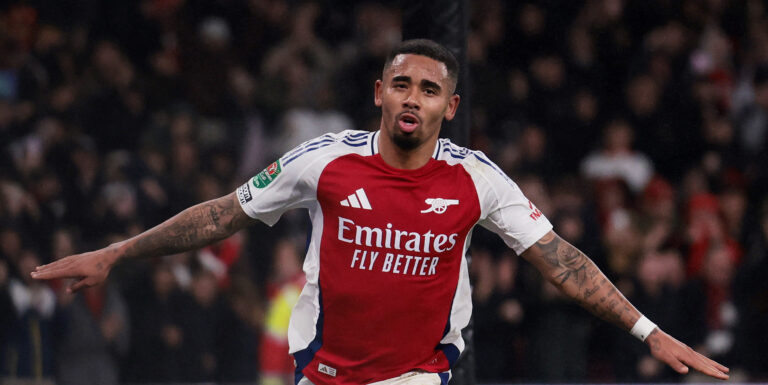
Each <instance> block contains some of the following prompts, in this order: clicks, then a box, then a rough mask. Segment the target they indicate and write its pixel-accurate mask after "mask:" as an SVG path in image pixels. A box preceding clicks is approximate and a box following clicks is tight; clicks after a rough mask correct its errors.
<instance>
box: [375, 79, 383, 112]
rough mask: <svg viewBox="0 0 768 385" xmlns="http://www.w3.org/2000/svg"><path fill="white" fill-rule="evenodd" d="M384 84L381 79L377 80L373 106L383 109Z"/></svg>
mask: <svg viewBox="0 0 768 385" xmlns="http://www.w3.org/2000/svg"><path fill="white" fill-rule="evenodd" d="M383 87H384V83H382V81H381V79H378V80H376V83H374V85H373V104H375V105H376V107H381V103H382V100H381V93H382V92H383Z"/></svg>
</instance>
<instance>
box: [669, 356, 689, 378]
mask: <svg viewBox="0 0 768 385" xmlns="http://www.w3.org/2000/svg"><path fill="white" fill-rule="evenodd" d="M670 361H671V362H670ZM667 365H669V366H670V367H672V369H674V370H675V371H676V372H678V373H680V374H688V367H687V366H685V364H683V363H682V362H681V361H680V360H678V359H677V358H675V357H672V359H671V360H669V361H667Z"/></svg>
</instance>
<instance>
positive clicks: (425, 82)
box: [392, 75, 443, 91]
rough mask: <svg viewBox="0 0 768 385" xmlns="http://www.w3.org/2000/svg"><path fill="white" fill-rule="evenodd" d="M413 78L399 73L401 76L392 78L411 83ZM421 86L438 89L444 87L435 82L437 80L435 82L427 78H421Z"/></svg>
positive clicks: (395, 80) (396, 80)
mask: <svg viewBox="0 0 768 385" xmlns="http://www.w3.org/2000/svg"><path fill="white" fill-rule="evenodd" d="M411 80H412V79H411V77H410V76H405V75H399V76H395V77H393V78H392V82H406V83H409V84H410V83H411ZM421 87H423V88H434V89H436V90H438V91H440V90H442V89H443V88H442V87H440V85H439V84H437V83H435V82H433V81H431V80H427V79H422V80H421Z"/></svg>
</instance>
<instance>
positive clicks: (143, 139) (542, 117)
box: [0, 0, 768, 385]
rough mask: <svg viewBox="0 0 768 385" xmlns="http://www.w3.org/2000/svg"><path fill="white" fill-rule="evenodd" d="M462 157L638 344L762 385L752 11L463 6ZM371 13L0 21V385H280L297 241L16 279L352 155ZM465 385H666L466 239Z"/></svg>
mask: <svg viewBox="0 0 768 385" xmlns="http://www.w3.org/2000/svg"><path fill="white" fill-rule="evenodd" d="M470 4H471V9H472V11H471V22H470V35H469V37H468V50H467V57H468V61H469V63H470V65H469V68H465V69H463V70H468V71H469V76H470V83H469V84H470V87H469V89H468V90H467V91H465V92H466V93H468V94H470V95H471V99H472V105H471V122H472V127H471V131H470V132H471V138H470V147H472V148H474V149H478V150H482V151H484V152H485V153H486V154H488V155H489V156H490V157H491V158H492V159H494V160H495V161H496V162H497V163H498V164H499V166H500V167H501V168H503V169H504V170H505V171H506V172H507V173H508V174H509V175H510V176H512V177H513V178H514V179H515V181H516V182H517V183H518V184H519V185H520V187H521V188H522V190H523V191H524V193H525V194H526V195H527V196H528V197H529V198H531V200H532V201H534V202H535V204H536V205H537V206H538V207H539V208H540V209H541V211H542V212H543V213H544V214H545V215H547V216H548V217H549V218H550V220H551V221H552V222H553V224H554V225H555V229H556V230H557V231H558V233H559V234H561V236H563V237H564V238H565V239H566V240H568V241H569V242H571V243H573V244H574V245H576V246H577V247H579V248H580V249H582V250H583V251H585V252H586V253H587V254H588V255H590V256H591V257H592V258H593V259H594V260H595V261H596V262H597V264H598V265H599V266H600V267H601V268H602V269H603V270H604V271H605V272H606V274H607V275H608V276H609V277H610V278H612V279H613V280H614V281H615V283H616V284H617V286H618V287H619V288H620V289H621V291H622V292H623V293H624V294H625V295H626V296H627V297H628V298H629V299H630V300H631V301H632V302H633V303H634V304H635V305H636V306H637V307H638V308H639V309H640V310H641V311H642V312H644V313H645V314H646V315H647V316H648V317H649V318H650V319H652V320H653V321H655V322H656V323H657V324H658V325H659V326H661V327H662V328H663V329H664V330H666V331H668V332H669V333H670V334H672V335H674V336H676V337H678V338H679V339H681V340H682V341H683V342H685V343H687V344H689V345H690V346H692V347H694V348H695V349H696V350H698V351H700V352H702V353H704V354H706V355H708V356H710V357H713V358H715V359H717V360H719V361H720V362H722V363H724V364H726V365H729V366H730V367H731V369H732V373H733V380H736V381H766V380H768V364H767V362H768V361H767V360H768V359H767V358H766V357H768V258H767V254H768V199H766V198H768V195H766V190H767V189H768V167H766V164H768V152H767V151H766V145H767V141H768V2H766V1H761V0H741V1H736V0H732V1H729V0H679V1H678V0H581V1H577V0H559V1H558V0H542V1H535V2H530V1H501V0H474V1H471V2H470ZM401 25H402V22H401V14H400V10H399V9H398V8H397V6H395V5H392V3H391V2H386V1H299V0H134V1H100V0H80V1H75V2H65V1H57V0H28V1H21V0H15V1H14V0H12V1H8V0H2V1H0V382H3V381H5V383H23V382H24V381H25V380H26V381H29V382H31V383H36V384H49V383H57V384H86V383H92V384H115V383H148V382H153V383H158V382H174V383H180V382H218V383H260V384H265V385H272V384H274V385H279V384H290V383H292V378H293V376H292V372H293V362H292V360H291V359H290V358H289V357H288V356H287V341H286V337H285V335H286V330H287V324H288V316H289V314H290V309H291V306H292V304H293V302H294V301H295V300H296V298H297V296H298V293H299V292H300V290H301V287H302V285H303V279H304V278H303V276H302V273H301V262H302V259H303V250H304V247H305V243H306V234H307V225H308V220H307V218H306V214H305V213H303V212H290V213H288V214H287V215H285V216H284V217H283V220H282V221H281V222H280V223H279V224H278V225H277V226H275V227H274V228H268V227H267V226H264V225H258V226H254V227H253V228H250V229H248V230H247V231H243V232H241V233H238V234H237V235H235V236H233V237H232V238H229V239H227V240H225V241H222V242H220V243H218V244H215V245H212V246H210V247H206V248H204V249H202V250H199V251H195V252H190V253H185V254H180V255H171V256H167V257H164V258H161V259H157V260H141V261H133V262H131V263H127V264H123V265H120V266H118V267H117V268H116V269H115V270H113V274H112V275H111V276H110V280H109V283H108V284H106V285H105V286H102V287H96V288H92V289H89V290H86V291H84V292H82V293H80V294H77V295H74V296H72V295H67V294H66V293H65V292H64V291H63V288H64V286H65V284H66V282H50V283H47V282H46V283H40V282H33V281H31V280H30V279H29V278H28V277H29V274H28V273H29V272H30V271H31V270H32V269H34V266H36V265H38V264H41V263H46V262H50V261H52V260H55V259H57V258H62V257H64V256H67V255H70V254H73V253H80V252H84V251H88V250H91V249H94V248H100V247H104V246H106V245H108V244H110V243H112V242H115V241H118V240H122V239H125V238H126V237H130V236H132V235H135V234H138V233H139V232H141V231H143V230H145V229H147V228H149V227H151V226H154V225H155V224H158V223H160V222H161V221H163V220H164V219H166V218H167V217H169V216H171V215H173V214H175V213H177V212H179V211H181V210H182V209H184V208H186V207H188V206H190V205H192V204H195V203H197V202H200V201H204V200H208V199H211V198H215V197H219V196H221V195H224V194H227V193H230V192H232V191H233V190H234V189H235V188H236V187H237V186H238V185H240V184H242V183H243V182H245V181H246V180H247V179H248V178H249V177H251V176H253V175H255V174H256V173H258V172H259V171H260V170H261V169H262V168H263V167H265V166H266V165H267V164H269V163H271V162H272V161H273V160H274V159H276V158H277V157H279V156H280V155H281V154H282V153H284V152H286V151H287V150H289V149H290V148H292V147H293V146H295V145H297V144H299V143H301V142H302V141H304V140H307V139H310V138H313V137H315V136H319V135H321V134H323V133H326V132H329V131H331V132H338V131H341V130H344V129H366V130H375V129H377V128H378V124H379V120H378V119H379V111H378V109H377V108H375V107H374V105H373V82H374V80H375V79H376V78H378V77H379V76H380V72H381V67H382V64H383V61H384V57H385V55H386V53H387V52H388V50H389V49H390V48H391V47H392V46H393V45H394V44H396V43H397V42H399V40H400V36H401ZM471 251H472V255H473V263H472V266H471V275H472V278H473V284H474V293H473V296H474V305H475V308H474V325H475V334H474V336H475V338H474V340H475V341H474V343H475V358H476V367H477V377H478V382H479V383H515V382H678V381H703V380H704V379H702V378H699V377H696V376H695V375H689V376H686V377H681V376H678V375H676V374H674V373H673V372H672V371H671V370H670V369H668V368H666V367H664V366H662V365H661V364H660V363H658V362H656V361H654V360H653V359H651V358H650V357H649V355H648V350H647V348H646V347H645V346H644V345H643V344H641V343H639V342H637V341H636V340H634V338H633V337H631V336H630V335H628V333H626V332H623V331H621V330H619V329H618V328H616V327H614V326H612V325H610V324H607V323H605V322H603V321H599V320H597V319H596V318H594V317H593V316H591V315H589V314H588V313H587V312H585V311H584V310H582V309H581V308H580V307H578V306H577V305H575V304H573V303H570V302H568V301H566V300H565V299H564V298H562V296H561V295H560V294H558V292H557V291H556V290H555V289H554V287H553V286H551V285H549V284H547V283H546V282H544V281H543V280H542V279H541V278H540V276H539V275H538V273H537V272H536V271H534V269H533V268H532V267H531V266H530V265H528V264H527V263H525V262H522V261H521V260H520V259H519V258H518V257H517V256H515V255H514V253H513V252H512V251H510V250H508V249H507V248H506V247H505V246H504V245H503V243H502V242H501V241H500V240H498V239H497V238H496V236H494V235H492V234H490V233H488V232H485V231H484V230H482V229H477V230H476V233H475V237H474V238H473V245H472V250H471Z"/></svg>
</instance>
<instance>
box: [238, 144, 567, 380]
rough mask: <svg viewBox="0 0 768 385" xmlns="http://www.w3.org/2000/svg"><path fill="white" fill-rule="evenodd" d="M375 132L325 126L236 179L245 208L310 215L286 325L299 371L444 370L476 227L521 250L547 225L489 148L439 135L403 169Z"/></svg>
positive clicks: (324, 374)
mask: <svg viewBox="0 0 768 385" xmlns="http://www.w3.org/2000/svg"><path fill="white" fill-rule="evenodd" d="M377 139H378V132H376V133H369V132H362V131H345V132H342V133H340V134H328V135H325V136H322V137H320V138H317V139H315V140H312V141H309V142H306V143H304V144H302V145H300V146H299V147H297V148H296V149H294V150H292V151H291V152H288V153H287V154H285V155H284V156H283V157H282V158H280V159H279V160H278V161H276V162H274V163H273V164H271V165H270V166H269V167H267V169H265V170H264V171H262V172H261V173H259V174H258V175H256V176H255V177H254V178H253V179H252V180H251V181H249V182H247V183H246V184H244V185H243V186H241V187H240V188H238V190H237V196H238V198H239V200H240V203H241V205H242V207H243V209H244V211H245V212H246V213H247V214H248V215H250V216H251V217H254V218H258V219H261V220H262V221H264V222H266V223H268V224H270V225H271V224H274V223H275V222H276V221H277V220H278V219H279V217H280V215H281V214H282V213H283V212H284V211H285V210H287V209H290V208H295V207H305V208H307V209H308V210H309V214H310V217H311V219H312V236H311V239H310V243H309V248H308V250H307V257H306V260H305V262H304V270H305V272H306V274H307V284H306V285H305V286H304V289H303V291H302V294H301V296H300V298H299V302H298V304H297V305H296V307H295V308H294V310H293V313H292V316H291V325H290V328H289V332H288V337H289V343H290V352H291V353H292V354H293V355H294V357H295V359H296V364H297V370H296V382H297V383H298V381H299V380H300V379H301V378H302V377H303V376H306V377H307V378H308V379H309V380H311V381H312V382H313V383H315V384H318V385H319V384H365V383H371V382H376V381H381V380H385V379H388V378H393V377H397V376H399V375H401V374H403V373H406V372H408V371H411V370H414V369H421V370H426V371H428V372H434V373H441V377H442V378H443V381H444V382H447V381H448V378H449V375H450V374H449V373H450V372H449V370H450V367H451V365H452V364H453V363H454V362H455V361H456V359H458V357H459V355H460V353H461V351H462V350H463V348H464V342H463V340H462V338H461V329H462V328H464V327H465V326H466V325H467V323H468V322H469V318H470V316H471V313H472V305H471V291H470V287H469V277H468V273H467V261H466V258H465V253H466V250H467V248H468V247H469V240H470V238H471V231H472V228H473V227H474V226H475V224H480V225H482V226H484V227H486V228H488V229H490V230H492V231H494V232H496V233H497V234H499V235H500V236H501V237H502V238H503V239H504V240H505V242H506V243H507V244H508V245H509V246H510V247H511V248H513V249H514V250H515V251H516V252H517V253H518V254H519V253H521V252H522V251H524V250H525V249H527V248H528V247H529V246H530V245H532V244H533V243H535V242H536V241H538V240H539V239H540V238H541V237H542V236H543V235H544V234H546V233H547V232H548V231H549V230H551V228H552V226H551V225H550V223H549V221H548V220H547V219H546V218H545V217H544V216H543V215H541V212H540V211H539V210H538V209H536V207H535V206H534V205H533V204H532V203H531V202H530V201H528V200H527V199H526V198H525V197H524V196H523V194H522V193H521V192H520V190H519V188H517V186H516V185H515V184H514V182H512V181H511V180H510V179H509V178H508V177H507V176H506V175H504V173H503V172H501V171H500V170H499V169H498V167H496V166H495V165H494V164H493V163H491V162H490V161H488V159H486V158H485V156H484V155H483V154H482V153H480V152H475V151H469V150H467V149H465V148H462V147H458V146H456V145H453V144H452V143H451V142H450V141H448V140H445V139H441V140H440V141H439V142H438V145H437V147H436V149H435V154H434V156H433V158H432V159H430V161H429V162H428V163H427V164H426V165H425V166H423V167H421V168H419V169H416V170H401V169H396V168H393V167H391V166H389V165H387V164H386V163H385V162H384V161H383V159H382V158H381V156H380V155H379V154H378V148H377V144H378V142H377Z"/></svg>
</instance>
